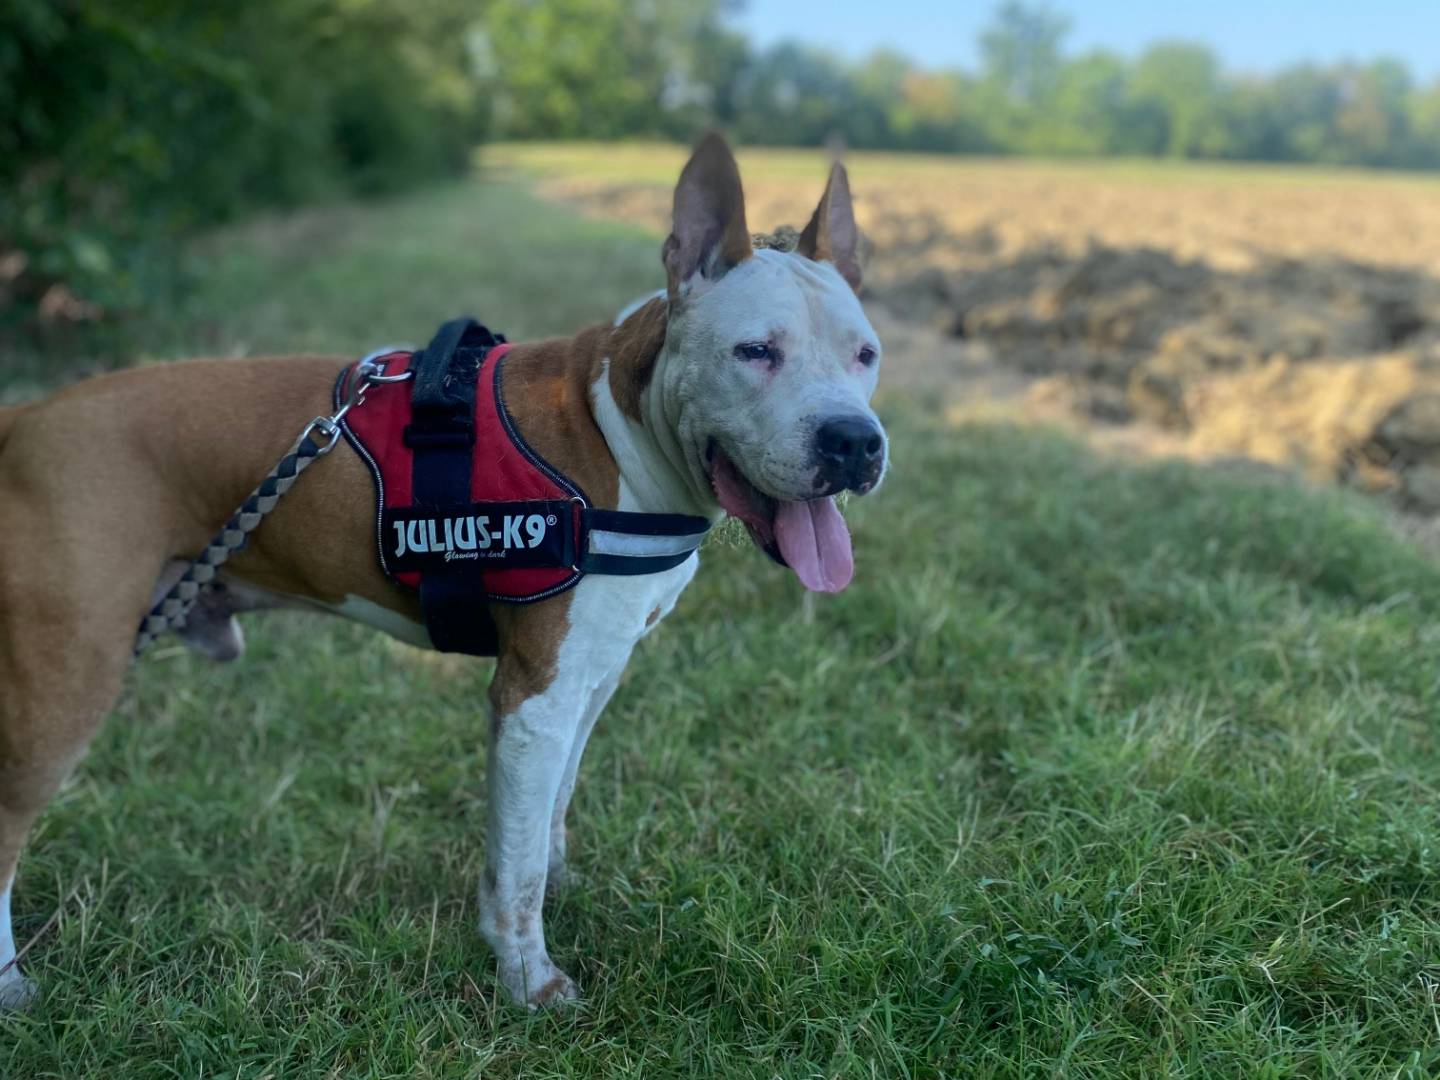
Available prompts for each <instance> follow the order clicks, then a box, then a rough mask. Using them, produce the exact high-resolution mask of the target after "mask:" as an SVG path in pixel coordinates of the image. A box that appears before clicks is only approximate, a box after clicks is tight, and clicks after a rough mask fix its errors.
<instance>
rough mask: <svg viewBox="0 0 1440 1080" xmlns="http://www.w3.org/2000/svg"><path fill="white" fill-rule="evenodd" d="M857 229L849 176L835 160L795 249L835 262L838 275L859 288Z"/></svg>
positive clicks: (854, 287) (813, 257)
mask: <svg viewBox="0 0 1440 1080" xmlns="http://www.w3.org/2000/svg"><path fill="white" fill-rule="evenodd" d="M859 247H860V230H859V229H857V228H856V227H855V205H854V203H852V202H851V201H850V178H849V176H847V175H846V174H845V166H844V165H841V164H840V163H839V162H838V161H837V162H836V163H835V164H834V165H832V166H831V167H830V180H829V182H828V183H827V184H826V185H825V194H824V195H822V196H820V205H819V206H817V207H816V208H815V215H814V216H813V217H812V218H811V219H810V224H809V225H806V226H805V231H804V232H802V233H801V234H800V242H799V244H797V245H796V247H795V250H796V251H798V252H799V253H800V254H801V255H804V256H805V257H806V258H809V259H816V260H824V261H827V262H831V263H834V264H835V269H836V270H839V271H840V276H841V277H843V278H844V279H845V280H846V281H848V282H849V283H850V287H851V288H852V289H854V290H855V291H856V292H859V291H860V255H859Z"/></svg>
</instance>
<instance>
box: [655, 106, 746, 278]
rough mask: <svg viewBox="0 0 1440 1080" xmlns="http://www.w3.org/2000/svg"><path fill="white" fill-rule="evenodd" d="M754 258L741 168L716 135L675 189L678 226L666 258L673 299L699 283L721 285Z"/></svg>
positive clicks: (698, 152)
mask: <svg viewBox="0 0 1440 1080" xmlns="http://www.w3.org/2000/svg"><path fill="white" fill-rule="evenodd" d="M752 254H754V249H753V248H752V247H751V246H750V230H749V228H748V227H747V226H746V224H745V193H744V191H742V190H741V187H740V169H739V167H738V166H737V165H736V164H735V156H734V155H733V154H731V153H730V148H729V147H728V146H726V145H725V140H724V139H722V138H721V137H720V136H719V135H716V134H715V133H714V132H711V133H710V134H709V135H706V136H705V137H704V138H703V139H701V140H700V144H699V145H698V146H697V147H695V153H694V154H692V155H691V156H690V160H689V162H687V163H686V165H685V170H684V171H683V172H682V173H681V174H680V182H679V183H678V184H676V185H675V224H674V227H673V229H672V231H671V233H670V237H669V239H667V240H666V241H665V248H664V251H663V253H662V258H663V260H664V262H665V274H666V277H667V279H668V288H669V293H670V299H671V300H676V299H678V298H680V297H681V296H684V295H686V294H687V293H689V292H691V291H692V290H693V289H694V287H695V286H696V285H697V284H698V283H699V282H700V281H710V282H714V281H719V280H720V279H721V278H722V277H724V276H725V274H726V273H728V272H729V271H730V270H731V269H733V268H734V267H735V266H737V265H739V264H740V263H742V262H744V261H745V260H746V259H748V258H750V256H751V255H752Z"/></svg>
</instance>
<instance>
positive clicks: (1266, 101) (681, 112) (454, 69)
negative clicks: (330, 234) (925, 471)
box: [0, 0, 1440, 331]
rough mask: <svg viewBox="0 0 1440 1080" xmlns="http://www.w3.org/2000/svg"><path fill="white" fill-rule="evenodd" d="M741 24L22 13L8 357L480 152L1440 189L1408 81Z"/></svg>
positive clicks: (6, 35)
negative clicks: (63, 309) (968, 61)
mask: <svg viewBox="0 0 1440 1080" xmlns="http://www.w3.org/2000/svg"><path fill="white" fill-rule="evenodd" d="M732 6H733V4H732V0H664V2H655V0H543V2H542V0H404V2H403V3H401V2H397V0H265V2H264V3H249V4H245V3H224V4H222V3H209V2H196V0H8V3H6V4H3V5H0V331H3V330H4V329H5V327H6V326H7V325H9V324H11V323H13V322H14V320H15V319H16V318H25V317H28V316H29V315H32V314H33V312H34V311H35V310H36V308H37V305H39V306H43V304H44V303H45V302H47V301H46V298H53V296H54V295H55V291H54V286H55V285H56V283H63V284H64V286H65V289H66V290H68V293H67V294H66V295H68V294H69V293H73V294H75V295H76V296H78V297H81V298H83V299H84V301H85V304H82V305H80V306H79V307H77V308H74V310H79V311H84V310H98V309H116V308H120V309H123V308H124V307H126V306H127V305H130V304H133V303H135V302H136V301H137V300H138V299H139V298H141V297H147V296H149V297H153V296H154V295H155V294H156V293H157V291H158V290H160V289H161V287H162V285H163V283H164V282H166V281H170V280H172V277H171V276H170V275H169V270H170V268H171V267H172V266H173V259H172V258H171V255H172V254H173V251H174V250H175V247H176V245H175V243H174V241H175V239H176V238H177V237H179V236H183V235H184V234H186V233H188V232H191V231H193V230H195V229H197V228H200V227H203V226H208V225H211V224H214V223H216V222H220V221H224V220H226V219H228V218H232V217H234V216H236V215H237V214H240V213H244V212H247V211H250V210H252V209H254V208H256V207H264V206H274V205H288V204H294V203H299V202H304V201H313V200H317V199H325V198H332V197H336V196H344V195H351V194H370V193H377V192H385V191H390V190H396V189H399V188H402V187H406V186H409V185H412V184H416V183H421V182H424V181H426V180H429V179H432V178H435V177H440V176H446V175H453V174H457V173H459V172H462V171H463V170H464V169H465V168H466V167H467V166H468V164H469V162H470V160H471V154H472V151H473V148H474V147H475V146H476V145H477V144H478V143H481V142H483V141H484V140H485V139H486V138H488V137H508V138H540V139H545V138H576V137H585V138H629V137H661V138H671V139H682V140H683V139H689V138H691V137H693V136H694V135H695V134H696V133H697V132H698V131H700V130H702V129H704V128H706V127H709V126H715V125H718V126H721V127H723V128H725V129H727V130H729V131H730V132H731V133H733V134H734V135H735V136H736V137H737V138H738V139H739V140H741V141H742V142H746V143H752V144H754V143H758V144H783V145H801V146H804V145H818V144H821V143H823V142H827V141H830V140H833V139H837V138H838V139H841V140H843V141H844V142H845V143H847V144H849V145H851V146H854V147H857V148H864V149H894V150H917V151H931V152H940V153H998V154H1040V155H1055V156H1060V155H1076V156H1078V155H1096V156H1099V155H1133V156H1154V157H1159V156H1166V157H1175V158H1204V159H1236V160H1239V159H1244V160H1257V161H1289V162H1317V163H1325V164H1336V165H1367V166H1383V167H1403V168H1423V169H1429V168H1440V83H1436V84H1430V85H1421V84H1420V83H1419V82H1417V81H1416V80H1415V79H1414V78H1413V77H1412V76H1411V74H1410V73H1409V72H1408V71H1407V70H1406V68H1405V67H1404V65H1403V64H1400V63H1398V62H1396V61H1393V60H1377V61H1374V62H1370V63H1354V64H1331V65H1313V64H1309V65H1300V66H1297V67H1293V68H1290V69H1287V70H1284V71H1281V72H1278V73H1276V74H1274V75H1272V76H1267V77H1260V76H1247V75H1236V74H1230V73H1227V72H1226V71H1225V70H1224V69H1223V68H1222V66H1221V64H1220V62H1219V59H1218V58H1217V57H1216V56H1215V55H1214V54H1213V52H1211V51H1210V50H1209V49H1207V48H1205V47H1204V46H1200V45H1194V44H1187V43H1160V44H1157V45H1155V46H1153V47H1152V48H1150V49H1148V50H1146V51H1145V52H1144V53H1142V54H1141V55H1139V56H1138V57H1135V58H1133V59H1132V58H1126V57H1123V56H1120V55H1117V54H1114V53H1109V52H1105V51H1095V52H1089V53H1085V54H1081V55H1072V54H1070V53H1068V52H1067V51H1066V49H1065V40H1066V35H1067V30H1068V24H1067V21H1066V19H1065V18H1064V16H1063V15H1060V14H1058V13H1057V12H1056V11H1055V10H1053V9H1051V8H1048V7H1043V6H1035V5H1033V4H1027V3H1026V2H1024V0H1007V2H1005V3H1003V4H1001V6H1000V7H998V8H997V9H996V11H995V13H994V16H993V18H992V20H991V22H990V24H989V26H988V27H987V28H986V29H985V31H984V33H983V34H982V36H981V39H980V42H979V45H980V63H979V65H978V66H977V68H976V69H975V70H973V71H966V70H958V69H956V70H931V69H925V68H922V67H919V66H917V65H915V64H913V63H912V62H910V61H909V60H907V59H906V58H905V57H904V56H901V55H899V54H896V53H892V52H884V51H882V52H877V53H875V54H873V55H871V56H869V57H867V58H865V59H862V60H858V61H847V60H844V59H841V58H838V57H835V56H832V55H829V54H827V53H825V52H824V51H821V50H817V49H814V48H811V47H809V46H807V45H805V44H803V43H783V44H779V45H775V46H770V47H765V48H760V47H757V46H755V45H754V44H752V43H751V42H749V41H747V40H746V39H745V38H744V37H743V36H742V35H740V34H738V33H736V32H735V31H734V30H733V29H732V28H731V27H730V26H729V24H728V23H727V20H726V15H727V13H728V11H729V10H730V8H731V7H732ZM52 306H53V305H52ZM62 306H63V305H62ZM17 313H18V314H17Z"/></svg>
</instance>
